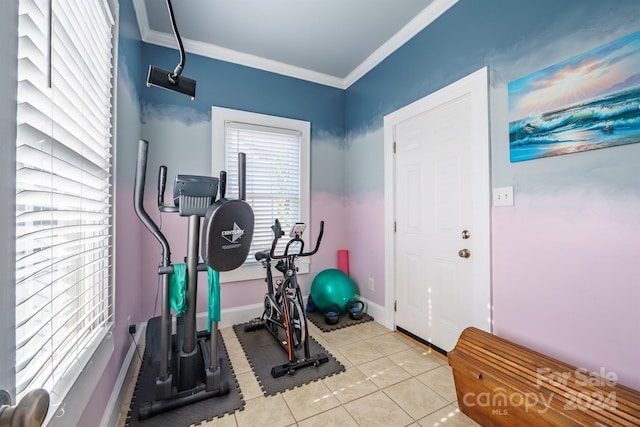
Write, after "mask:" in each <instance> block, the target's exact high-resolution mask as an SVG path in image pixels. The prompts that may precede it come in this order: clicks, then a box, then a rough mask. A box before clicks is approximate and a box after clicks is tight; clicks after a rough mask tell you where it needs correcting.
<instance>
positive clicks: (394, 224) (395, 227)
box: [393, 221, 398, 233]
mask: <svg viewBox="0 0 640 427" xmlns="http://www.w3.org/2000/svg"><path fill="white" fill-rule="evenodd" d="M396 231H398V223H397V222H395V221H393V232H394V233H395V232H396Z"/></svg>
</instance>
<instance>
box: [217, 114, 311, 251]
mask: <svg viewBox="0 0 640 427" xmlns="http://www.w3.org/2000/svg"><path fill="white" fill-rule="evenodd" d="M225 128H226V152H227V156H226V171H227V172H228V174H229V176H230V179H229V181H228V187H229V190H230V191H231V194H238V179H237V177H238V153H239V152H243V153H246V159H247V170H248V171H250V172H248V173H247V176H246V187H247V203H249V204H250V205H251V207H252V208H253V214H254V215H255V224H254V234H253V240H252V243H251V249H250V251H249V257H248V259H247V261H248V262H256V261H255V257H254V254H255V253H256V252H257V251H259V250H261V249H267V248H270V247H271V243H272V241H273V231H272V230H271V226H272V225H273V222H274V220H275V219H276V218H278V219H279V220H280V223H281V224H282V228H283V230H289V228H291V226H292V225H293V224H295V223H296V222H297V221H300V206H301V197H302V194H301V192H300V145H301V144H300V139H301V138H300V137H301V134H300V132H298V131H295V130H290V129H278V128H269V127H265V126H256V125H251V124H248V123H237V122H227V123H226V125H225ZM283 242H284V239H283Z"/></svg>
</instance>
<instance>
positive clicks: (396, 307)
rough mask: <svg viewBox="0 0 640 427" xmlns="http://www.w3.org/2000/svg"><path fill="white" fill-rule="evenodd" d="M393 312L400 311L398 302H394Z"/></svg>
mask: <svg viewBox="0 0 640 427" xmlns="http://www.w3.org/2000/svg"><path fill="white" fill-rule="evenodd" d="M393 311H398V301H394V302H393Z"/></svg>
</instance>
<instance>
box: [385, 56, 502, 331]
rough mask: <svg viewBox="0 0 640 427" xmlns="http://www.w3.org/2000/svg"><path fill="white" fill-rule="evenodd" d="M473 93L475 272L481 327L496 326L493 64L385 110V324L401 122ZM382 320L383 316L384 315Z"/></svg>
mask: <svg viewBox="0 0 640 427" xmlns="http://www.w3.org/2000/svg"><path fill="white" fill-rule="evenodd" d="M468 93H470V94H471V99H472V101H471V103H472V109H473V110H472V111H473V122H472V124H471V129H472V132H471V133H472V135H473V143H472V147H473V148H472V150H473V153H472V163H473V167H472V171H471V173H472V179H473V183H474V184H473V185H474V188H473V191H472V194H473V196H472V198H473V199H472V204H473V206H474V207H477V209H474V216H473V220H472V222H473V227H472V228H471V229H472V230H473V233H474V236H473V237H474V241H475V247H476V249H475V251H474V254H473V256H474V268H473V276H474V278H475V279H476V280H478V282H477V284H478V286H475V292H474V293H475V294H476V295H475V298H476V299H478V300H480V301H487V303H488V304H487V306H486V307H484V306H477V307H476V309H475V312H474V313H473V319H474V322H475V323H476V325H474V326H476V327H478V328H480V329H483V330H485V331H487V332H491V330H492V324H493V322H492V304H491V240H490V239H491V190H490V187H491V168H490V139H489V138H490V136H489V121H490V118H489V69H488V67H484V68H481V69H480V70H478V71H476V72H474V73H471V74H470V75H468V76H466V77H463V78H462V79H460V80H458V81H456V82H454V83H451V84H450V85H448V86H446V87H444V88H442V89H440V90H438V91H436V92H433V93H432V94H429V95H427V96H425V97H423V98H421V99H419V100H417V101H414V102H413V103H411V104H409V105H407V106H405V107H403V108H400V109H398V110H396V111H394V112H392V113H389V114H387V115H386V116H384V266H385V308H386V310H385V311H386V318H385V319H384V324H385V326H387V327H388V328H390V329H392V330H395V329H396V315H395V310H394V304H395V300H396V259H395V253H396V239H395V231H394V223H395V218H396V215H395V212H396V194H395V186H396V173H395V153H394V148H393V144H394V142H395V127H396V125H397V124H398V123H401V122H403V121H405V120H407V119H409V118H411V117H413V116H415V115H418V114H421V113H423V112H425V111H427V110H430V109H432V108H434V107H437V106H438V105H441V104H443V103H446V102H449V101H451V100H454V99H456V98H458V97H460V96H463V95H464V94H468ZM381 320H382V319H381Z"/></svg>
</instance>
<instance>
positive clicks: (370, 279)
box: [368, 277, 373, 291]
mask: <svg viewBox="0 0 640 427" xmlns="http://www.w3.org/2000/svg"><path fill="white" fill-rule="evenodd" d="M368 283H369V290H370V291H372V290H373V279H372V278H371V277H369V282H368Z"/></svg>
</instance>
